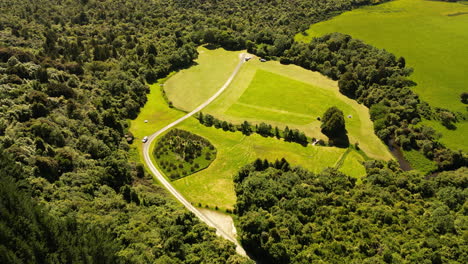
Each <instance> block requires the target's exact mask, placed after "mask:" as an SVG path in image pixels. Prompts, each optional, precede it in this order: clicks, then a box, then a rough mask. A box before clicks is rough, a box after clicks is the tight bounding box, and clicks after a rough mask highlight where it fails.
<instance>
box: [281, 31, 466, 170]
mask: <svg viewBox="0 0 468 264" xmlns="http://www.w3.org/2000/svg"><path fill="white" fill-rule="evenodd" d="M280 61H281V62H282V63H285V64H288V63H293V64H296V65H299V66H302V67H304V68H307V69H310V70H314V71H319V72H321V73H322V74H324V75H326V76H328V77H330V78H332V79H334V80H337V81H338V86H339V89H340V92H341V93H343V94H345V95H347V96H348V97H350V98H353V99H355V100H357V101H358V102H359V103H362V104H364V105H365V106H367V107H369V108H370V116H371V119H372V121H373V122H374V129H375V133H376V134H377V136H378V137H379V138H381V139H382V140H383V141H384V142H388V141H389V140H390V139H393V140H395V142H396V144H398V145H400V146H401V147H402V148H403V149H405V150H410V149H415V150H419V151H421V152H422V153H423V154H424V155H425V156H426V157H427V158H428V159H430V160H433V161H435V162H436V163H437V166H438V169H437V170H439V171H443V170H452V169H457V168H460V167H463V166H467V165H468V156H467V154H466V153H463V152H461V151H454V150H451V149H449V148H447V147H445V146H444V145H443V144H442V143H440V142H439V141H438V138H439V135H438V134H437V133H436V131H435V130H434V129H433V128H431V127H428V126H425V125H421V124H420V122H421V120H422V119H423V118H425V119H436V120H440V121H441V122H442V124H444V125H446V126H450V125H451V124H452V123H453V122H455V121H456V120H457V118H458V119H459V118H464V117H463V114H461V113H452V112H450V111H449V110H447V109H440V108H436V109H433V108H432V107H430V106H429V105H428V104H427V103H426V102H423V101H421V100H420V99H419V97H418V95H417V94H415V93H414V92H413V91H411V87H412V86H414V85H415V83H414V82H413V81H411V80H410V79H408V76H409V75H410V74H411V73H412V69H410V68H407V67H406V63H405V59H404V58H403V57H400V58H396V57H395V55H393V54H391V53H389V52H387V51H385V50H380V49H377V48H375V47H372V46H370V45H368V44H365V43H364V42H362V41H360V40H357V39H353V38H352V37H351V36H349V35H345V34H341V33H332V34H327V35H324V36H322V37H318V38H314V39H313V40H312V41H311V42H310V43H298V42H295V43H294V44H293V45H292V46H291V48H290V49H289V50H287V51H286V52H285V53H284V54H283V55H282V57H281V58H280Z"/></svg>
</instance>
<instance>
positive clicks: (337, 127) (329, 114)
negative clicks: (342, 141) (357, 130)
mask: <svg viewBox="0 0 468 264" xmlns="http://www.w3.org/2000/svg"><path fill="white" fill-rule="evenodd" d="M320 128H321V129H322V132H323V133H324V134H325V135H327V136H328V137H329V138H330V137H336V136H339V135H341V134H343V133H344V134H346V129H345V120H344V114H343V111H341V110H340V109H338V108H337V107H336V106H333V107H330V108H328V109H327V111H325V113H324V114H323V117H322V125H321V126H320Z"/></svg>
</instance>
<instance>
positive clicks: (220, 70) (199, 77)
mask: <svg viewBox="0 0 468 264" xmlns="http://www.w3.org/2000/svg"><path fill="white" fill-rule="evenodd" d="M198 52H199V57H198V59H197V60H196V63H197V66H196V67H190V68H189V69H185V70H181V71H180V72H178V74H176V75H174V76H173V77H171V78H170V79H169V80H168V81H167V82H166V83H165V87H164V90H165V91H166V94H167V97H168V98H169V100H170V101H171V102H172V103H173V104H174V106H175V107H176V108H179V109H182V110H185V111H192V110H193V109H195V108H196V107H197V106H199V105H200V104H202V103H203V102H205V101H206V100H207V99H208V98H210V97H211V96H212V95H213V94H215V93H216V91H217V90H218V89H219V88H221V86H222V85H223V84H224V83H225V82H226V80H227V79H228V78H229V76H230V75H231V73H232V71H233V70H234V68H235V67H236V65H237V63H238V62H239V53H237V52H229V51H226V50H224V49H215V50H209V49H207V48H204V47H199V48H198ZM205 72H208V73H209V74H203V73H205Z"/></svg>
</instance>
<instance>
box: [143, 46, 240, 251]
mask: <svg viewBox="0 0 468 264" xmlns="http://www.w3.org/2000/svg"><path fill="white" fill-rule="evenodd" d="M245 56H246V54H245V53H242V54H240V61H239V63H238V64H237V66H236V68H235V69H234V71H233V72H232V74H231V76H229V78H228V79H227V80H226V82H225V83H224V85H223V86H222V87H221V88H220V89H219V90H218V91H217V92H216V93H215V94H214V95H213V96H211V97H210V98H209V99H208V100H207V101H205V102H204V103H202V104H201V105H199V106H198V107H197V108H195V109H194V110H192V111H191V112H190V113H188V114H186V115H184V116H183V117H181V118H179V119H177V120H175V121H174V122H172V123H170V124H169V125H167V126H165V127H163V128H162V129H160V130H158V131H156V132H155V133H153V134H152V135H150V136H148V141H147V142H146V143H144V146H143V156H144V160H145V163H146V165H147V166H148V168H149V169H150V171H151V173H153V175H154V176H155V177H156V178H157V179H158V181H159V182H160V183H161V184H162V185H163V186H164V188H166V189H167V190H168V191H169V192H170V193H171V194H172V195H173V196H174V197H175V198H176V199H177V200H178V201H179V202H181V203H182V204H183V205H184V206H185V207H186V208H187V209H188V210H189V211H191V212H192V213H194V214H195V215H196V216H197V217H198V218H199V219H200V220H201V221H203V222H204V223H206V224H207V225H208V226H211V227H213V228H215V229H216V234H217V235H219V236H221V237H223V238H225V239H227V240H229V241H231V242H232V243H234V244H235V245H236V251H237V253H239V254H240V255H243V256H247V254H246V252H245V250H244V249H243V248H242V246H241V245H240V244H239V242H237V240H236V238H235V237H232V236H230V235H229V234H228V233H226V232H224V231H223V230H222V229H221V228H220V227H218V226H217V225H216V223H214V222H213V221H212V220H211V219H210V218H208V217H207V216H205V215H204V214H203V213H201V212H200V211H199V210H198V209H197V208H196V207H195V206H193V205H192V204H191V203H190V202H189V201H187V200H186V199H185V198H184V197H183V196H182V194H180V193H179V192H178V191H177V190H176V189H175V188H174V187H173V186H172V184H171V183H170V182H169V181H168V180H167V179H166V178H165V177H164V176H163V174H162V173H161V172H160V171H159V170H158V168H157V167H156V166H155V165H154V164H153V162H152V161H151V156H150V146H151V143H152V142H153V140H155V139H156V138H157V137H158V136H160V135H161V134H163V133H164V132H166V131H167V130H169V129H171V128H173V127H175V126H176V125H178V124H180V123H181V122H182V121H184V120H186V119H188V118H189V117H191V116H193V115H194V114H196V113H197V112H199V111H200V110H202V109H203V108H205V107H206V106H208V105H209V104H210V103H211V102H213V101H214V100H215V99H216V98H218V97H219V96H220V95H221V94H222V93H223V92H224V90H226V88H227V87H228V86H229V85H230V84H231V82H232V80H233V79H234V77H236V75H237V73H238V72H239V70H240V68H241V67H242V64H243V63H244V62H245Z"/></svg>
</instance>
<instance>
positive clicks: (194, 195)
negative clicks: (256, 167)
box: [130, 83, 364, 210]
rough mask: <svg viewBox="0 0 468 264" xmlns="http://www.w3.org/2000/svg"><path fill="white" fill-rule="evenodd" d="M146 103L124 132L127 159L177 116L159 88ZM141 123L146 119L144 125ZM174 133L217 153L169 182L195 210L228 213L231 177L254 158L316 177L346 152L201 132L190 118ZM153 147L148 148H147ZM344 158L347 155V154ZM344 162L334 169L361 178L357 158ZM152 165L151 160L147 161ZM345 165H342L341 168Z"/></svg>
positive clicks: (135, 157)
mask: <svg viewBox="0 0 468 264" xmlns="http://www.w3.org/2000/svg"><path fill="white" fill-rule="evenodd" d="M150 89H151V93H150V94H149V96H148V102H147V103H146V105H145V107H144V108H143V109H142V111H141V113H140V114H139V115H138V118H137V119H135V120H133V121H131V127H130V130H131V132H132V133H133V134H134V136H135V141H134V143H133V144H132V146H131V151H130V153H131V155H132V159H133V160H135V161H141V162H142V163H143V159H142V155H141V154H142V143H141V139H142V138H143V137H144V136H146V135H150V134H152V133H154V132H155V131H157V130H158V129H160V128H162V127H163V126H165V125H167V124H168V123H170V122H172V121H173V120H176V119H177V118H179V117H181V116H182V115H183V113H182V112H180V111H177V110H175V109H171V108H169V107H167V104H166V102H165V101H164V99H163V97H162V93H161V91H160V86H159V83H158V84H154V85H151V87H150ZM144 120H148V123H145V122H144ZM177 128H180V129H184V130H188V131H190V132H192V133H195V134H197V135H200V136H202V137H204V138H206V139H208V140H209V141H210V142H211V143H212V144H213V145H214V146H215V147H216V149H217V154H216V159H215V160H214V161H213V162H212V163H211V165H210V166H209V167H208V168H206V169H205V170H203V171H200V172H198V173H195V174H192V175H190V176H187V177H185V178H183V179H180V180H177V181H174V182H173V184H174V186H175V187H176V188H177V189H178V190H179V191H180V192H181V193H182V194H183V195H184V196H185V197H186V198H187V199H188V200H189V201H191V202H193V203H194V204H195V205H197V204H198V203H201V204H203V205H209V206H210V207H212V208H213V207H215V206H218V207H219V208H221V209H224V210H225V209H232V208H233V206H234V203H235V193H234V185H233V181H232V177H233V175H234V174H235V173H236V172H237V171H238V169H239V168H240V167H242V166H244V165H246V164H247V163H249V162H252V161H253V160H255V159H256V158H257V157H259V158H267V159H270V160H272V161H274V160H275V159H281V158H283V157H285V158H286V159H287V160H288V161H289V162H290V163H291V164H294V165H301V166H303V167H305V168H308V169H310V170H312V171H315V172H319V171H321V170H322V169H324V168H326V167H334V166H335V164H336V162H337V161H338V160H339V159H340V158H341V156H342V155H343V154H344V152H345V151H346V150H345V149H339V148H332V147H318V146H317V147H315V146H314V147H312V146H309V147H302V146H301V145H299V144H297V143H288V142H284V141H280V140H277V139H275V138H264V137H261V136H259V135H256V134H254V135H251V136H248V137H246V136H244V135H242V134H241V133H240V132H236V133H232V132H225V131H223V130H220V129H215V128H213V127H211V128H209V127H205V126H203V125H201V124H199V122H198V120H196V119H194V118H191V119H188V120H186V121H184V122H183V123H182V124H181V125H179V126H178V127H177ZM154 145H155V142H154V143H153V147H154ZM348 156H349V155H348ZM351 159H352V157H351V158H350V157H346V160H345V162H344V163H343V165H342V166H341V168H340V170H342V171H346V172H347V173H349V175H351V176H354V177H362V176H363V175H364V174H363V171H364V168H363V166H362V165H361V164H359V160H361V159H362V157H361V156H358V157H356V160H355V161H353V160H351ZM152 160H153V162H154V161H155V160H154V157H152ZM348 163H349V164H351V165H347V164H348Z"/></svg>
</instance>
